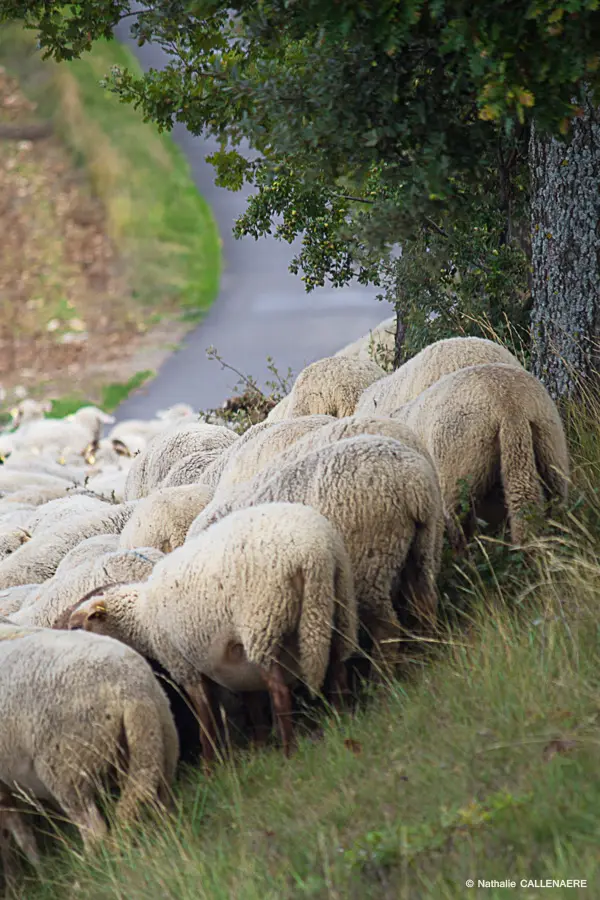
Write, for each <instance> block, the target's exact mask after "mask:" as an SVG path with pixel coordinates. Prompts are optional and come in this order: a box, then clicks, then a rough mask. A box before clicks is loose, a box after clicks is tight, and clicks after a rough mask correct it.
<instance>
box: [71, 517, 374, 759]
mask: <svg viewBox="0 0 600 900" xmlns="http://www.w3.org/2000/svg"><path fill="white" fill-rule="evenodd" d="M70 627H71V628H81V627H83V628H85V629H87V630H90V631H95V632H98V633H100V634H109V635H111V636H113V637H116V638H118V639H120V640H123V641H125V642H126V643H129V644H130V645H131V646H133V647H135V648H136V649H137V650H138V651H139V652H140V653H142V654H144V655H147V656H148V657H150V658H152V659H156V660H158V662H159V663H160V664H161V665H162V666H164V667H165V668H166V669H167V671H168V672H169V673H170V675H171V676H172V678H173V679H174V680H175V681H176V682H177V683H178V684H181V685H182V686H183V687H184V688H185V690H186V691H187V692H188V694H189V696H190V697H191V698H192V700H193V702H194V704H195V706H196V710H197V712H198V716H199V720H200V723H201V725H202V726H203V728H204V729H205V731H206V733H205V736H204V740H203V750H204V752H205V754H206V757H207V758H209V759H210V757H211V756H212V755H213V747H212V746H211V744H212V740H213V738H214V731H213V728H212V725H211V720H212V716H211V714H210V709H209V708H208V704H209V700H208V691H209V690H210V687H209V685H208V684H207V679H209V680H210V681H213V682H217V683H218V684H221V685H223V686H224V687H227V688H229V689H230V690H233V691H243V692H246V691H259V690H265V689H268V690H269V691H270V693H271V697H272V700H273V704H274V708H275V711H276V714H277V716H278V720H279V725H280V728H281V732H282V737H283V743H284V749H285V752H286V753H288V752H289V750H290V744H291V720H290V712H291V706H290V694H289V689H288V684H289V683H290V681H293V680H295V678H300V679H301V680H302V681H304V682H305V683H306V684H307V686H308V687H309V688H310V690H311V691H313V692H316V691H319V690H320V688H321V687H322V686H323V683H324V681H325V676H326V674H327V669H328V665H329V660H330V656H331V659H332V661H333V664H334V667H335V669H336V677H337V672H338V670H339V667H340V666H341V665H342V663H343V661H344V660H345V659H346V658H347V657H348V656H349V655H350V654H351V653H352V652H353V651H354V650H355V649H356V645H357V634H356V629H357V620H356V601H355V597H354V591H353V586H352V575H351V568H350V561H349V559H348V554H347V552H346V549H345V547H344V543H343V541H342V538H341V537H340V535H339V533H338V532H337V531H336V529H335V528H334V527H333V526H332V525H331V524H330V523H329V522H328V521H327V520H326V519H325V518H324V517H323V516H321V515H320V514H319V513H318V512H316V511H315V510H313V509H311V508H310V507H308V506H302V505H300V504H289V503H273V504H268V505H266V506H262V507H255V508H254V509H248V510H243V511H241V512H239V513H235V514H234V515H231V516H229V517H228V518H227V519H226V520H224V521H222V522H220V523H219V524H218V525H215V526H214V527H213V528H210V529H208V530H207V531H206V532H205V533H203V534H201V535H200V536H199V537H197V538H196V539H195V540H193V541H191V542H189V543H186V544H185V546H183V547H180V548H179V549H177V550H175V551H174V552H173V553H172V554H171V555H170V556H168V557H166V558H165V559H164V560H163V561H162V562H161V563H159V564H158V565H157V566H156V567H155V569H154V572H153V573H152V575H151V576H150V578H149V580H148V581H147V582H146V583H145V584H142V585H128V586H125V587H114V588H110V587H109V588H107V589H106V590H105V591H104V592H103V594H102V596H101V597H99V598H90V599H88V600H87V601H85V602H84V603H83V604H82V605H81V606H80V607H79V609H78V610H77V611H75V612H74V613H73V615H72V616H71V621H70Z"/></svg>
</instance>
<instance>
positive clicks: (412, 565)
mask: <svg viewBox="0 0 600 900" xmlns="http://www.w3.org/2000/svg"><path fill="white" fill-rule="evenodd" d="M440 506H441V504H440ZM443 533H444V520H443V515H442V513H441V512H440V513H439V515H435V514H432V515H430V516H429V517H428V518H427V520H426V521H417V522H415V533H414V536H413V539H412V543H411V545H410V547H409V550H408V554H407V556H406V560H405V562H404V567H403V569H402V572H401V575H400V592H399V593H400V596H401V597H402V602H403V604H405V603H406V604H407V609H406V611H405V613H404V615H402V614H401V616H400V619H401V621H402V620H403V619H406V623H407V624H409V623H410V624H412V622H413V620H414V623H415V624H416V625H418V627H419V630H422V631H423V632H425V633H430V632H433V631H434V630H435V627H436V624H437V608H438V593H437V587H436V579H437V575H438V572H439V570H440V564H441V545H442V538H443ZM406 613H408V617H406Z"/></svg>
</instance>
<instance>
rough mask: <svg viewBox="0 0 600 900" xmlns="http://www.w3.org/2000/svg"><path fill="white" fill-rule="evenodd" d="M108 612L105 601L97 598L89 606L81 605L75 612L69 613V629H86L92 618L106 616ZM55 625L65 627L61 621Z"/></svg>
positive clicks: (97, 618)
mask: <svg viewBox="0 0 600 900" xmlns="http://www.w3.org/2000/svg"><path fill="white" fill-rule="evenodd" d="M106 613H107V610H106V606H105V604H104V601H103V600H96V601H95V602H94V603H92V604H90V605H89V606H84V607H79V609H76V610H74V612H72V613H71V614H70V615H69V618H68V624H67V627H68V629H69V631H80V630H82V629H83V631H85V630H86V629H87V626H88V622H90V620H92V619H96V620H100V619H103V618H105V617H106ZM55 627H57V628H64V627H65V623H63V622H62V621H59V622H58V623H57V624H56V626H55Z"/></svg>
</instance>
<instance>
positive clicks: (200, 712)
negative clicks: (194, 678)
mask: <svg viewBox="0 0 600 900" xmlns="http://www.w3.org/2000/svg"><path fill="white" fill-rule="evenodd" d="M183 688H184V690H185V691H186V692H187V694H188V696H189V698H190V700H191V701H192V705H193V707H194V710H195V712H196V715H197V716H198V724H199V726H200V744H201V746H202V759H203V762H204V767H205V768H209V767H210V764H211V763H213V762H214V760H215V756H216V747H217V721H216V718H215V714H214V704H213V702H212V691H211V683H210V679H209V678H207V677H206V676H205V675H201V676H200V682H199V683H198V682H197V683H195V684H191V683H189V682H188V683H187V684H184V685H183Z"/></svg>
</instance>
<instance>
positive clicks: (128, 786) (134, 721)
mask: <svg viewBox="0 0 600 900" xmlns="http://www.w3.org/2000/svg"><path fill="white" fill-rule="evenodd" d="M166 702H167V701H166V698H165V704H166ZM165 711H166V712H168V709H166V710H165ZM165 711H163V710H161V708H160V706H159V704H158V703H156V702H155V701H154V700H153V699H151V698H147V699H146V698H144V699H135V700H128V701H126V703H125V707H124V710H123V719H122V735H123V738H124V744H125V748H126V757H127V774H126V775H125V777H124V778H123V779H122V790H121V796H120V798H119V802H118V804H117V808H116V817H117V820H118V821H119V822H120V823H122V824H124V825H127V824H131V823H132V822H134V821H135V820H136V816H137V813H138V809H139V806H140V805H141V804H142V803H153V802H154V803H156V801H157V800H159V799H160V800H164V799H165V797H166V796H168V788H169V785H170V783H171V781H172V779H173V776H174V774H175V767H176V765H177V759H178V756H179V740H178V737H177V731H176V729H175V724H174V722H173V720H172V718H171V717H170V713H169V716H168V717H167V715H166V714H165Z"/></svg>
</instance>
